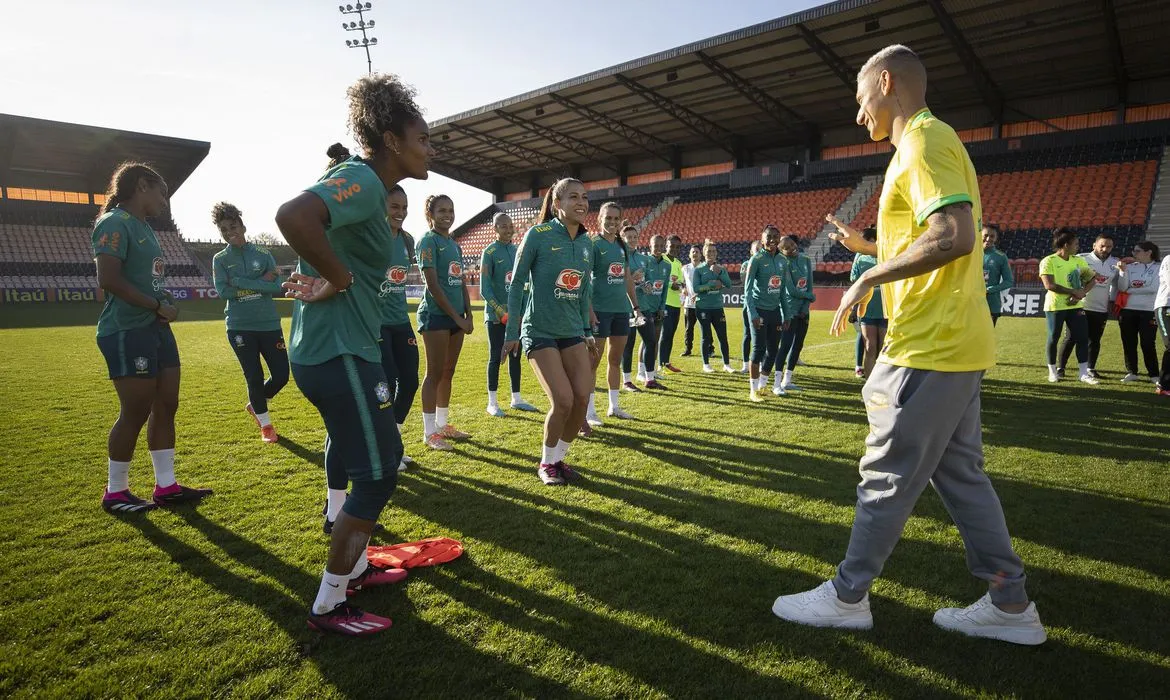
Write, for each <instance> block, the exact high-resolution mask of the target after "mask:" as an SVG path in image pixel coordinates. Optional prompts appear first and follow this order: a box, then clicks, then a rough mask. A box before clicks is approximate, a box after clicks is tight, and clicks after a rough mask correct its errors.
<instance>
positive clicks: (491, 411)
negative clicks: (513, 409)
mask: <svg viewBox="0 0 1170 700" xmlns="http://www.w3.org/2000/svg"><path fill="white" fill-rule="evenodd" d="M487 414H488V415H489V416H492V417H493V418H503V417H504V409H502V408H500V407H499V406H488V407H487Z"/></svg>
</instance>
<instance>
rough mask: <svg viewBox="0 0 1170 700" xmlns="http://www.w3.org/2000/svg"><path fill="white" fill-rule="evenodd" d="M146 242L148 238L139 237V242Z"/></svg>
mask: <svg viewBox="0 0 1170 700" xmlns="http://www.w3.org/2000/svg"><path fill="white" fill-rule="evenodd" d="M145 242H146V239H145V238H139V239H138V243H139V244H142V243H145Z"/></svg>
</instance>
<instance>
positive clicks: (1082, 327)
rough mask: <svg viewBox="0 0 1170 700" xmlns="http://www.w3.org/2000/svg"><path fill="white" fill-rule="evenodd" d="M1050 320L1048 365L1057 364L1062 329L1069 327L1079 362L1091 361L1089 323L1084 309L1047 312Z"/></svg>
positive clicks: (1046, 316)
mask: <svg viewBox="0 0 1170 700" xmlns="http://www.w3.org/2000/svg"><path fill="white" fill-rule="evenodd" d="M1044 317H1045V318H1047V319H1048V346H1047V351H1048V364H1050V365H1054V364H1056V345H1057V343H1058V342H1059V341H1060V329H1061V328H1062V327H1064V326H1068V334H1069V337H1070V338H1072V342H1073V343H1074V344H1075V345H1076V348H1077V362H1088V361H1089V322H1088V320H1087V319H1086V317H1085V310H1084V309H1065V310H1063V311H1045V312H1044Z"/></svg>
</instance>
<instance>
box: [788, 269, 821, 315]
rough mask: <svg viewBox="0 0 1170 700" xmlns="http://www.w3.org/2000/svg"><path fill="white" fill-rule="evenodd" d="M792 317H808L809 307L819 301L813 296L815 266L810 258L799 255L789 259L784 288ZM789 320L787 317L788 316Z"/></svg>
mask: <svg viewBox="0 0 1170 700" xmlns="http://www.w3.org/2000/svg"><path fill="white" fill-rule="evenodd" d="M784 294H785V296H787V297H788V309H790V310H791V311H792V317H793V318H795V317H796V316H808V311H809V307H811V306H812V303H813V302H814V301H816V300H817V295H816V294H813V265H812V261H811V260H809V259H808V256H805V255H802V254H800V253H797V254H796V256H795V257H791V258H788V277H787V279H786V284H785V288H784ZM786 318H787V316H786Z"/></svg>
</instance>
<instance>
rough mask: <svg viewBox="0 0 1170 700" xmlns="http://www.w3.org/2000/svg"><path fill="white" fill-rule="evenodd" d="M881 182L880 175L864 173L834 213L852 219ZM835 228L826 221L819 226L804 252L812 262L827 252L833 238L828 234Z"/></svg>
mask: <svg viewBox="0 0 1170 700" xmlns="http://www.w3.org/2000/svg"><path fill="white" fill-rule="evenodd" d="M881 182H882V176H881V175H866V176H865V177H863V178H861V182H859V183H857V187H855V188H854V189H853V191H852V192H851V193H849V196H848V197H846V198H845V201H844V202H842V203H841V206H840V207H838V208H837V211H836V212H834V215H835V216H836V217H837V218H838V219H839V220H841V221H853V218H854V217H855V216H857V214H858V212H860V211H861V208H862V207H864V206H865V203H866V202H868V201H869V198H870V197H872V196H873V193H874V192H875V191H876V190H877V188H878V186H879V185H881ZM835 230H837V229H836V227H835V226H833V225H832V224H830V223H829V222H827V221H826V222H825V225H824V226H823V227H821V230H820V232H819V233H818V234H817V237H816V239H815V240H814V241H813V242H812V245H810V246H809V247H808V250H807V251H806V253H805V254H806V255H808V257H809V259H811V260H812V261H813V262H814V263H816V262H819V261H821V260H823V259H824V257H825V253H827V252H829V248H831V247H832V246H833V240H832V239H831V238H829V234H830V233H832V232H833V231H835Z"/></svg>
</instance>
